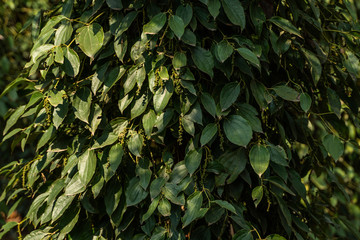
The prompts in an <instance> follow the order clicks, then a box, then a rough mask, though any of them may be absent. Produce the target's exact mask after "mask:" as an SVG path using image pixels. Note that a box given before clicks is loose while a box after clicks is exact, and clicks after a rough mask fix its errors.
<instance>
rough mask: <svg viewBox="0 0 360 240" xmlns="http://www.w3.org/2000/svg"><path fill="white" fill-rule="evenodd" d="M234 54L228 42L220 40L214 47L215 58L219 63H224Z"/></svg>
mask: <svg viewBox="0 0 360 240" xmlns="http://www.w3.org/2000/svg"><path fill="white" fill-rule="evenodd" d="M233 52H234V48H233V46H231V45H230V44H229V42H228V41H226V40H222V41H221V42H219V43H218V44H217V45H216V53H217V54H216V58H217V60H219V62H222V63H223V62H225V61H226V59H228V58H229V57H230V56H231V55H232V53H233Z"/></svg>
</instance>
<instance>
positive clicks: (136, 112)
mask: <svg viewBox="0 0 360 240" xmlns="http://www.w3.org/2000/svg"><path fill="white" fill-rule="evenodd" d="M149 98H150V96H149V95H148V94H147V92H146V93H144V94H143V95H141V96H139V98H138V99H136V100H135V101H134V102H133V104H132V106H131V112H130V115H131V119H134V118H136V117H138V116H140V115H141V114H142V113H143V112H145V110H146V107H147V105H148V103H149Z"/></svg>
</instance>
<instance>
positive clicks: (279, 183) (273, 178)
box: [266, 176, 296, 196]
mask: <svg viewBox="0 0 360 240" xmlns="http://www.w3.org/2000/svg"><path fill="white" fill-rule="evenodd" d="M266 180H267V181H269V182H270V183H272V184H274V185H275V186H277V187H279V188H281V189H282V190H284V191H285V192H287V193H290V194H291V195H293V196H296V195H295V193H294V192H293V191H291V189H290V188H289V187H288V186H286V185H285V183H284V182H283V180H281V178H280V177H277V176H271V177H269V178H268V179H266Z"/></svg>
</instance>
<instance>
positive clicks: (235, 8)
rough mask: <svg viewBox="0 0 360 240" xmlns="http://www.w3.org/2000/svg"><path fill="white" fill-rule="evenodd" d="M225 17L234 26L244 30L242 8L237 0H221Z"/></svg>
mask: <svg viewBox="0 0 360 240" xmlns="http://www.w3.org/2000/svg"><path fill="white" fill-rule="evenodd" d="M222 6H223V8H224V11H225V14H226V16H227V17H228V18H229V20H230V22H232V23H233V24H234V25H237V26H240V27H241V30H243V29H244V28H245V24H246V18H245V12H244V8H243V7H242V5H241V2H240V1H239V0H222Z"/></svg>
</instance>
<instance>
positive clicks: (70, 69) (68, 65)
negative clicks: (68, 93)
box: [61, 47, 80, 77]
mask: <svg viewBox="0 0 360 240" xmlns="http://www.w3.org/2000/svg"><path fill="white" fill-rule="evenodd" d="M63 52H64V64H63V65H61V67H62V68H63V70H64V72H65V73H66V74H67V75H68V76H70V77H76V75H78V73H79V70H80V59H79V56H78V55H77V53H76V52H75V51H74V50H73V49H71V48H69V47H66V48H63Z"/></svg>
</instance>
